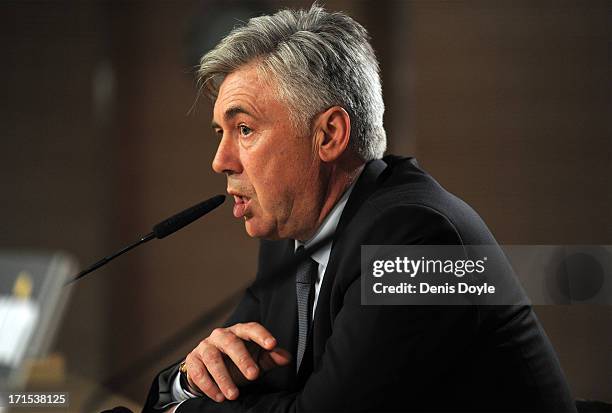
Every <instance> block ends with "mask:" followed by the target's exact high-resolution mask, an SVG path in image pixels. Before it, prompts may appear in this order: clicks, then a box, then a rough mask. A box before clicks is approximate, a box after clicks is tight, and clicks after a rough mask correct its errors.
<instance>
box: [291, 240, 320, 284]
mask: <svg viewBox="0 0 612 413" xmlns="http://www.w3.org/2000/svg"><path fill="white" fill-rule="evenodd" d="M295 254H296V255H297V256H298V258H300V261H299V262H298V264H297V271H296V276H295V282H296V283H300V284H314V283H315V281H316V280H317V276H318V267H319V264H317V262H316V261H315V260H313V259H312V258H311V257H310V255H306V254H305V248H304V246H303V245H300V246H299V247H298V248H297V250H295Z"/></svg>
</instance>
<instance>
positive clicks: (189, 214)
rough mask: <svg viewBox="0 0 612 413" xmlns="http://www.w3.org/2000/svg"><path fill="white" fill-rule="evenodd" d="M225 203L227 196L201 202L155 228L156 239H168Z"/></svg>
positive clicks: (214, 197) (218, 196)
mask: <svg viewBox="0 0 612 413" xmlns="http://www.w3.org/2000/svg"><path fill="white" fill-rule="evenodd" d="M224 201H225V195H217V196H213V197H212V198H210V199H207V200H206V201H204V202H200V203H199V204H196V205H194V206H192V207H190V208H187V209H186V210H184V211H182V212H179V213H178V214H176V215H173V216H171V217H170V218H168V219H166V220H164V221H162V222H160V223H159V224H157V225H155V226H154V227H153V234H154V235H155V238H158V239H161V238H164V237H167V236H168V235H170V234H172V233H173V232H175V231H178V230H179V229H181V228H183V227H184V226H185V225H189V224H191V223H192V222H193V221H195V220H196V219H198V218H200V217H202V216H204V215H206V214H208V213H209V212H210V211H212V210H213V209H215V208H217V207H218V206H219V205H221V204H222V203H223V202H224Z"/></svg>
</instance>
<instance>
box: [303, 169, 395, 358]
mask: <svg viewBox="0 0 612 413" xmlns="http://www.w3.org/2000/svg"><path fill="white" fill-rule="evenodd" d="M386 168H387V164H386V163H385V162H384V161H383V160H380V159H378V160H374V161H371V162H369V163H368V164H366V166H365V168H364V170H363V172H362V173H361V176H360V177H359V180H358V181H357V183H356V184H355V187H354V188H353V192H352V193H351V195H350V197H349V199H348V201H347V203H346V206H345V207H344V211H343V212H342V215H341V217H340V221H339V222H338V227H337V228H336V233H335V235H334V240H333V241H332V249H331V253H330V256H329V261H328V263H327V268H326V269H325V275H324V277H323V284H322V285H321V289H320V291H319V298H318V301H317V308H316V310H315V316H314V324H313V334H314V335H313V342H312V345H313V349H312V350H313V354H312V355H313V360H314V365H313V367H314V368H315V369H316V368H317V365H318V362H319V359H320V358H321V356H322V355H323V351H324V350H325V343H326V342H327V339H328V338H329V336H330V335H331V333H332V317H333V316H334V315H332V314H330V295H331V290H332V286H333V284H334V279H335V277H336V271H337V269H338V263H339V257H340V256H341V255H342V244H343V237H345V236H346V233H347V229H348V225H349V223H350V222H351V220H352V218H353V217H354V216H355V214H356V213H357V211H358V210H359V208H360V207H361V205H362V204H363V203H364V202H365V200H366V199H367V198H368V197H369V196H370V195H371V194H372V193H373V192H374V191H375V190H376V188H377V187H378V178H379V177H380V175H381V174H382V172H383V171H384V170H385V169H386ZM294 296H295V293H294ZM296 340H297V338H296Z"/></svg>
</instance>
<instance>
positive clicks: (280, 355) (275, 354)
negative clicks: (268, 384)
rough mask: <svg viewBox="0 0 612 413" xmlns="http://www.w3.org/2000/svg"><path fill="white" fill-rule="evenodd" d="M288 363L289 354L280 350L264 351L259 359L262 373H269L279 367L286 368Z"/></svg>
mask: <svg viewBox="0 0 612 413" xmlns="http://www.w3.org/2000/svg"><path fill="white" fill-rule="evenodd" d="M289 363H291V353H289V352H288V351H287V350H284V349H282V348H275V349H274V350H272V351H264V352H262V355H261V356H260V357H259V365H260V366H261V369H262V370H263V371H269V370H272V369H273V368H275V367H279V366H286V365H287V364H289Z"/></svg>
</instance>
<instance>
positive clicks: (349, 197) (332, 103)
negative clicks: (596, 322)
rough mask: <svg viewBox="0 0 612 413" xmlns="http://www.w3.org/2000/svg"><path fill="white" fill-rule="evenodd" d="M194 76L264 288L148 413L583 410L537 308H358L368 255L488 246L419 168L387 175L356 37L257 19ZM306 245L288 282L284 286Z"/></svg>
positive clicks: (281, 18)
mask: <svg viewBox="0 0 612 413" xmlns="http://www.w3.org/2000/svg"><path fill="white" fill-rule="evenodd" d="M199 76H200V80H201V82H202V86H203V87H204V88H206V90H207V91H208V92H209V94H210V95H211V96H212V98H213V100H214V102H215V105H214V113H213V129H214V130H215V132H216V133H217V135H218V136H219V139H220V141H219V147H218V150H217V153H216V155H215V158H214V161H213V169H214V170H215V172H218V173H223V174H225V175H226V176H227V182H228V184H227V191H228V193H229V194H231V195H232V196H233V197H234V201H235V205H234V209H233V213H234V216H235V217H236V218H239V219H243V220H244V225H245V228H246V231H247V233H248V234H249V235H250V236H251V237H257V238H261V239H263V241H262V242H261V248H260V258H259V268H258V273H257V282H256V283H255V284H253V286H252V287H251V288H249V289H248V290H247V291H246V293H245V296H244V298H243V299H242V301H241V302H240V304H239V305H238V307H237V309H236V310H235V312H234V314H233V315H232V316H231V317H230V319H229V320H228V321H227V322H226V324H225V326H224V327H223V328H218V329H215V330H214V331H213V333H212V334H211V335H210V336H209V337H207V338H205V339H204V340H202V342H201V343H200V344H199V345H198V346H197V347H196V348H195V349H194V350H193V351H192V352H191V353H190V354H189V355H187V356H186V358H185V360H184V361H182V362H181V363H177V364H176V365H173V366H171V367H170V368H168V369H166V370H164V371H163V372H161V373H160V375H159V376H158V377H157V378H156V379H155V381H154V383H153V386H152V389H151V391H150V393H149V397H148V399H147V403H146V405H145V411H177V412H179V413H182V412H208V411H210V412H217V411H219V412H242V411H265V412H285V411H473V410H480V411H485V410H486V411H500V410H505V411H527V410H529V411H574V410H575V409H574V405H573V402H572V400H571V397H570V394H569V390H568V387H567V384H566V382H565V378H564V376H563V373H562V371H561V368H560V366H559V363H558V361H557V358H556V356H555V354H554V351H553V350H552V348H551V345H550V343H549V342H548V340H547V338H546V336H545V334H544V332H543V331H542V329H541V327H540V326H539V323H538V321H537V319H536V317H535V315H534V313H533V311H532V309H531V308H530V307H529V306H525V305H522V306H518V305H516V306H505V307H502V306H497V307H492V308H483V307H479V306H462V307H450V306H442V307H435V306H364V305H362V304H361V289H360V247H361V245H364V244H373V245H375V244H389V245H414V244H422V245H441V244H442V245H470V244H487V245H496V243H495V240H494V238H493V236H492V235H491V234H490V232H489V231H488V229H487V228H486V226H485V224H484V223H483V222H482V221H481V219H480V218H479V217H478V215H477V214H476V213H475V212H474V211H473V210H472V209H471V208H470V207H469V206H467V205H466V204H465V203H463V202H462V201H461V200H459V199H457V198H456V197H454V196H453V195H451V194H449V193H448V192H446V191H445V190H444V189H443V188H441V187H440V185H439V184H438V183H437V182H435V181H434V180H433V179H432V178H431V177H430V176H429V175H427V174H426V173H425V172H424V171H422V170H421V169H419V168H418V166H417V164H416V162H415V161H414V159H408V158H400V157H395V156H387V157H384V158H382V156H383V153H384V151H385V147H386V137H385V131H384V129H383V112H384V104H383V100H382V93H381V85H380V80H379V74H378V63H377V61H376V58H375V55H374V52H373V50H372V48H371V46H370V45H369V42H368V35H367V32H366V30H365V29H364V28H363V27H362V26H360V25H359V24H358V23H357V22H355V21H354V20H352V19H351V18H350V17H348V16H346V15H345V14H342V13H328V12H326V11H325V10H323V9H322V8H320V7H317V6H313V7H312V8H311V9H310V10H307V11H304V10H302V11H289V10H284V11H280V12H278V13H276V14H274V15H273V16H262V17H258V18H254V19H251V20H250V21H249V22H248V24H247V25H246V26H244V27H241V28H238V29H235V30H234V31H233V32H232V33H230V34H229V35H228V36H227V37H226V38H225V39H223V40H222V41H221V43H220V44H219V45H218V46H217V47H216V48H215V49H214V50H212V51H211V52H209V53H208V54H206V55H205V56H204V57H203V58H202V61H201V66H200V70H199ZM381 158H382V159H381ZM330 237H332V238H333V241H332V242H331V243H325V242H324V241H325V240H326V239H329V238H330ZM321 245H322V246H321ZM304 246H305V247H306V249H307V251H308V252H307V253H302V254H304V255H306V257H305V258H304V259H302V260H301V261H299V262H298V264H297V265H296V266H294V267H293V273H292V274H290V276H286V274H283V273H280V272H278V271H275V269H276V268H279V266H282V264H283V262H288V261H290V260H291V259H292V257H293V256H294V255H295V254H296V252H298V254H300V251H302V248H303V247H304ZM313 246H317V248H316V249H310V248H311V247H313ZM177 406H178V407H177Z"/></svg>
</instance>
